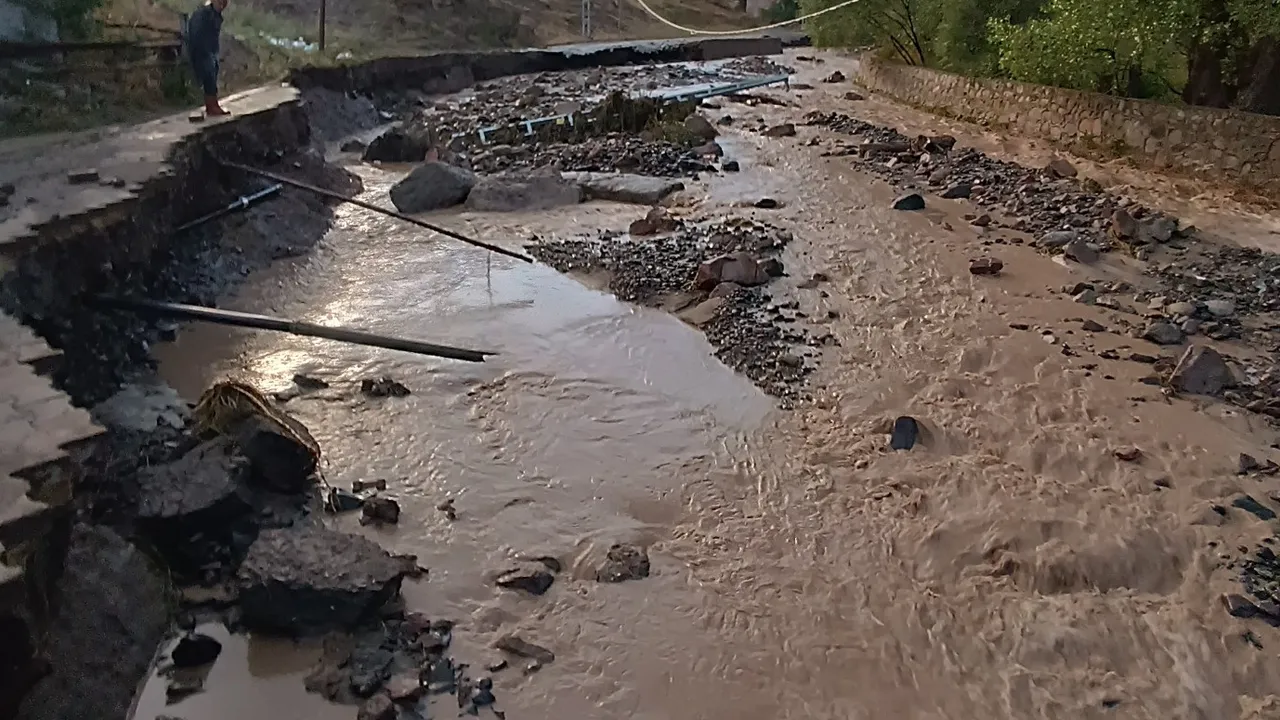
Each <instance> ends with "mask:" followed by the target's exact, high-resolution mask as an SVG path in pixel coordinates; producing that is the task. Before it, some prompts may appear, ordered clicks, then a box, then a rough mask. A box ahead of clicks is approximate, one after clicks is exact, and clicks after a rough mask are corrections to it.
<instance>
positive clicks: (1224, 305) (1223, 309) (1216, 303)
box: [1204, 300, 1236, 318]
mask: <svg viewBox="0 0 1280 720" xmlns="http://www.w3.org/2000/svg"><path fill="white" fill-rule="evenodd" d="M1204 309H1205V310H1208V311H1209V314H1210V315H1213V316H1214V317H1219V318H1227V317H1231V316H1232V315H1234V314H1235V312H1236V304H1235V303H1234V302H1232V301H1231V300H1206V301H1205V303H1204Z"/></svg>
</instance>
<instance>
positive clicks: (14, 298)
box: [0, 99, 358, 718]
mask: <svg viewBox="0 0 1280 720" xmlns="http://www.w3.org/2000/svg"><path fill="white" fill-rule="evenodd" d="M311 139H312V133H311V127H310V124H309V121H308V118H307V116H306V114H305V112H304V111H303V109H302V106H301V104H300V103H299V102H297V101H296V99H295V100H293V101H290V102H284V103H281V104H279V105H278V106H276V107H274V108H271V109H269V110H266V111H261V112H254V113H246V114H245V115H242V116H238V117H236V118H234V119H233V120H231V121H227V122H223V123H219V124H217V125H211V126H209V127H206V128H201V129H200V130H199V131H197V132H193V133H191V134H189V135H188V136H187V137H186V138H185V139H183V140H180V141H178V142H176V143H175V144H174V145H173V146H172V147H171V148H170V150H169V153H168V157H167V158H166V160H165V162H164V163H163V169H162V170H160V171H159V172H156V173H155V174H154V175H153V176H151V177H149V178H147V179H146V180H144V181H142V182H139V183H137V184H136V185H135V186H134V187H133V188H132V189H131V190H130V192H129V193H128V197H127V199H125V200H122V201H117V202H106V203H104V204H103V205H102V206H101V207H98V208H95V209H93V210H90V211H88V212H82V213H71V214H68V215H67V216H66V217H60V216H59V215H58V213H57V208H56V207H54V208H50V209H51V210H52V211H53V213H52V217H53V219H52V220H51V221H49V222H45V223H40V224H37V225H35V226H33V227H32V229H31V232H28V233H26V234H24V235H22V236H20V237H17V238H10V239H8V240H7V241H6V242H5V243H4V246H3V254H4V256H5V260H6V261H7V265H6V272H5V274H4V276H3V278H0V304H2V305H3V308H4V309H5V310H6V311H8V312H9V313H11V314H12V315H13V316H14V317H16V318H18V319H19V320H21V321H22V322H23V323H25V324H26V325H28V326H29V327H30V328H32V329H33V330H35V331H36V332H37V333H38V334H39V335H40V336H42V337H43V338H44V339H45V340H47V341H48V343H49V344H50V345H51V346H52V347H54V348H56V349H58V350H59V351H61V354H62V362H61V363H60V365H59V367H57V368H55V369H54V370H53V378H54V380H55V385H56V386H57V387H59V388H61V389H62V390H64V391H65V392H66V393H67V394H68V395H69V396H70V398H71V400H72V401H73V402H74V403H75V404H76V405H79V406H81V407H94V408H95V410H94V412H93V414H94V416H95V419H96V420H97V421H98V422H99V423H100V424H101V425H103V426H104V427H105V428H106V430H107V432H106V434H105V435H103V436H101V437H100V438H99V439H98V440H97V441H96V446H95V447H93V448H92V449H89V450H87V451H86V452H85V453H83V454H82V455H81V456H80V457H78V458H77V461H78V463H77V464H78V465H79V466H78V467H77V468H76V473H75V475H76V477H75V478H74V479H73V481H72V482H71V483H70V484H69V485H68V486H67V497H65V498H63V499H62V500H61V503H60V505H59V507H60V508H62V510H61V512H62V515H61V519H60V520H59V521H58V522H55V523H53V524H51V525H50V527H49V529H48V534H47V536H46V537H44V538H42V539H41V540H40V541H39V542H38V547H39V549H40V552H38V553H35V554H33V555H32V557H30V558H29V559H28V560H27V562H26V569H27V585H28V587H27V589H26V593H24V594H25V596H26V597H14V598H7V600H11V601H12V604H9V605H6V607H5V609H3V610H0V615H2V616H3V617H4V620H3V623H4V626H5V627H6V631H5V635H6V643H8V642H9V640H10V639H13V640H15V641H16V645H17V646H20V647H21V648H22V650H23V651H22V652H20V653H18V654H19V655H22V656H25V658H26V659H25V660H23V659H21V658H18V659H15V660H13V665H14V667H13V668H12V669H14V671H15V672H23V673H27V674H29V675H30V676H31V677H41V676H43V677H42V679H40V680H39V681H38V682H36V683H35V685H34V687H33V688H32V689H31V691H30V694H29V695H27V697H26V699H25V701H23V703H22V705H21V707H20V709H19V710H18V714H17V717H30V718H45V717H63V718H76V717H84V718H91V717H92V718H111V717H115V718H121V717H125V716H126V715H127V713H128V711H129V708H130V705H131V703H132V701H133V697H134V694H135V692H136V689H137V686H138V683H139V682H140V681H141V680H142V678H143V677H144V676H145V674H146V673H147V670H148V668H149V667H150V665H151V662H152V658H153V655H154V653H155V649H156V647H157V645H158V643H159V642H160V641H161V640H162V638H163V637H164V635H165V634H166V633H167V632H168V630H169V628H170V625H171V621H172V619H173V618H172V616H173V610H174V603H173V602H172V597H171V590H172V588H171V587H170V580H171V579H172V577H173V568H172V567H165V562H164V561H165V560H167V558H165V557H164V556H163V554H158V553H156V552H155V551H154V548H155V547H156V542H155V538H154V537H150V538H148V537H147V536H146V535H145V534H144V533H141V532H140V528H139V525H138V523H137V519H138V507H139V485H138V481H139V478H140V477H141V474H142V469H143V468H146V467H148V466H152V465H157V464H162V463H165V462H168V461H171V460H173V459H174V458H175V456H176V455H178V454H180V453H181V452H183V451H184V450H186V449H187V448H188V447H190V445H191V443H192V439H191V438H190V437H188V435H187V434H186V433H185V432H184V430H183V420H184V417H183V416H184V415H185V414H186V405H185V403H182V402H181V400H180V399H178V398H177V396H176V395H175V394H173V393H172V392H171V391H167V388H164V387H162V386H146V384H145V382H144V383H143V385H141V386H138V385H127V387H128V388H129V391H127V392H126V393H125V394H124V396H123V397H120V398H116V399H115V400H114V401H113V402H112V403H108V404H106V405H103V404H100V403H101V402H102V401H103V400H105V399H107V398H110V397H112V396H113V395H114V394H115V393H116V392H117V390H118V389H119V388H120V387H121V386H122V385H125V384H127V383H137V382H140V378H145V377H146V375H147V373H148V371H149V370H150V369H151V367H152V365H153V360H152V358H151V355H150V348H151V345H152V343H154V342H157V341H160V340H162V339H164V338H165V337H166V336H168V335H171V334H172V333H173V332H174V330H175V327H174V326H173V325H171V324H165V323H160V322H154V321H150V320H147V319H144V318H140V317H138V316H135V315H130V314H124V313H112V312H103V311H101V310H99V309H95V302H94V299H93V298H94V296H95V295H96V294H99V293H103V294H111V295H139V296H144V297H151V298H158V299H164V300H170V301H179V302H195V303H201V304H216V302H217V299H218V297H219V295H221V294H222V293H223V292H225V291H227V290H228V289H230V288H232V287H233V286H234V285H235V284H236V283H237V282H238V281H239V280H241V279H242V278H244V277H245V276H246V275H247V274H249V273H250V272H251V271H253V270H255V269H258V268H261V267H264V266H266V265H267V264H269V263H270V262H272V261H273V260H276V259H280V258H284V257H291V256H294V255H298V254H300V253H303V252H305V251H306V250H307V249H308V248H309V247H310V246H311V245H312V244H314V242H315V241H316V240H317V239H318V238H320V237H321V236H322V235H323V233H324V230H325V229H326V228H327V227H328V225H329V223H330V218H331V212H330V209H329V208H328V207H327V206H326V205H325V204H324V203H322V202H320V201H318V200H316V199H315V198H312V197H310V196H307V195H302V194H297V193H284V194H281V195H280V196H278V197H277V198H275V199H273V200H272V201H271V202H270V203H269V204H264V205H262V206H258V207H254V208H251V209H250V210H248V211H246V212H243V213H240V214H232V215H231V216H229V217H228V218H227V219H225V220H223V221H219V222H215V223H209V224H208V225H205V226H202V227H199V228H196V229H194V230H191V231H189V232H186V233H180V234H178V233H175V232H174V228H176V227H178V226H179V225H181V224H182V223H185V222H188V221H190V220H192V219H194V218H197V217H201V216H203V215H205V214H206V213H209V212H212V211H214V210H218V209H221V208H223V207H226V206H227V204H229V203H230V202H231V201H233V200H235V199H236V198H238V197H241V196H243V195H245V194H247V193H249V192H253V191H255V190H258V189H260V188H261V187H262V185H263V184H262V183H260V182H259V181H258V180H257V179H255V178H250V177H244V176H242V175H241V174H239V173H235V172H230V171H227V170H225V169H224V168H222V167H221V166H220V165H219V163H218V162H217V160H215V158H221V159H226V160H232V161H236V162H241V163H246V164H252V165H256V166H260V167H266V168H272V169H275V170H277V171H279V172H284V173H287V174H290V175H293V176H297V177H301V178H304V179H306V180H308V181H309V182H312V183H314V184H318V185H321V186H325V187H328V188H331V189H335V190H341V191H344V192H351V191H354V190H357V189H358V181H357V180H355V179H354V178H353V177H352V176H349V175H348V174H346V173H345V172H343V171H341V170H337V169H336V168H333V167H330V166H327V165H326V164H325V163H324V160H323V157H322V156H321V155H320V154H319V153H318V152H317V151H315V150H314V149H312V148H311V146H310V145H311ZM106 172H107V171H106V168H105V167H104V169H103V170H102V171H99V170H97V169H84V170H82V171H79V175H77V179H79V180H80V182H79V183H76V182H72V178H70V177H68V179H67V181H66V182H67V184H68V185H69V189H68V191H67V195H68V196H71V195H73V194H74V191H75V190H76V189H77V188H80V189H83V185H84V184H85V182H88V183H89V184H91V185H92V186H94V187H96V186H101V187H102V188H104V189H105V188H111V189H112V190H114V188H117V187H123V186H125V185H126V181H124V180H121V179H119V178H115V177H109V176H105V175H106ZM88 176H94V177H93V178H92V180H90V181H84V180H83V178H84V177H88ZM38 184H39V183H38V182H36V181H35V180H32V181H31V182H29V183H25V184H24V183H23V182H22V178H19V180H18V181H17V182H15V183H14V186H15V197H17V198H23V197H26V202H27V208H31V207H34V206H37V205H41V204H43V205H47V204H48V203H49V202H50V198H49V195H48V193H43V192H41V191H40V190H39V189H37V185H38ZM90 189H92V188H90ZM64 199H65V198H64ZM66 202H67V204H68V205H70V206H74V205H75V203H76V202H78V200H77V199H76V198H74V197H72V198H71V199H67V200H66ZM42 210H43V211H46V212H47V211H48V210H46V209H45V208H42ZM7 219H10V220H12V219H14V218H13V217H12V216H11V217H10V218H7ZM10 626H12V632H10V629H9V628H10ZM6 662H9V659H8V658H6Z"/></svg>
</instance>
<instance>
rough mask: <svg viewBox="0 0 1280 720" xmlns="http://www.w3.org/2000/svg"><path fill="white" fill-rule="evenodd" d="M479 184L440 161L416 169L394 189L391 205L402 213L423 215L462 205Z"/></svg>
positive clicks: (473, 176) (392, 189)
mask: <svg viewBox="0 0 1280 720" xmlns="http://www.w3.org/2000/svg"><path fill="white" fill-rule="evenodd" d="M475 184H476V176H475V175H474V174H473V173H472V172H471V171H469V170H463V169H462V168H459V167H454V166H453V165H449V164H447V163H442V162H438V161H433V162H427V163H423V164H421V165H419V166H418V167H416V168H414V169H413V171H412V172H410V173H409V174H408V175H407V176H406V177H405V178H404V179H402V180H401V181H400V182H398V183H396V184H395V185H393V186H392V187H391V191H390V196H391V203H392V204H393V205H395V207H396V209H397V210H399V211H400V212H402V213H421V212H429V211H431V210H439V209H441V208H447V207H453V206H454V205H461V204H462V202H463V201H464V200H466V199H467V194H468V193H470V192H471V188H472V187H474V186H475Z"/></svg>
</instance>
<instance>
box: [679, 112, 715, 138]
mask: <svg viewBox="0 0 1280 720" xmlns="http://www.w3.org/2000/svg"><path fill="white" fill-rule="evenodd" d="M684 128H685V130H688V131H689V132H690V133H692V134H693V135H694V136H695V137H698V138H701V139H703V140H713V139H715V137H716V136H717V135H719V134H720V132H719V131H718V130H716V128H715V126H714V125H712V124H711V121H709V120H707V119H706V118H705V117H703V116H701V115H699V114H698V113H693V114H692V115H690V116H688V117H686V118H685V119H684Z"/></svg>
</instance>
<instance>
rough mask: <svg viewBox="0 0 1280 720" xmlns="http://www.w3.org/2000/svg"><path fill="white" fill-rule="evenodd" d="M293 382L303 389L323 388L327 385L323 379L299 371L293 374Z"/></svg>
mask: <svg viewBox="0 0 1280 720" xmlns="http://www.w3.org/2000/svg"><path fill="white" fill-rule="evenodd" d="M293 384H294V385H297V386H298V387H299V388H301V389H303V390H324V389H326V388H328V387H329V383H327V382H325V381H324V380H321V379H320V378H317V377H311V376H310V375H303V374H301V373H298V374H297V375H294V376H293Z"/></svg>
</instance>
